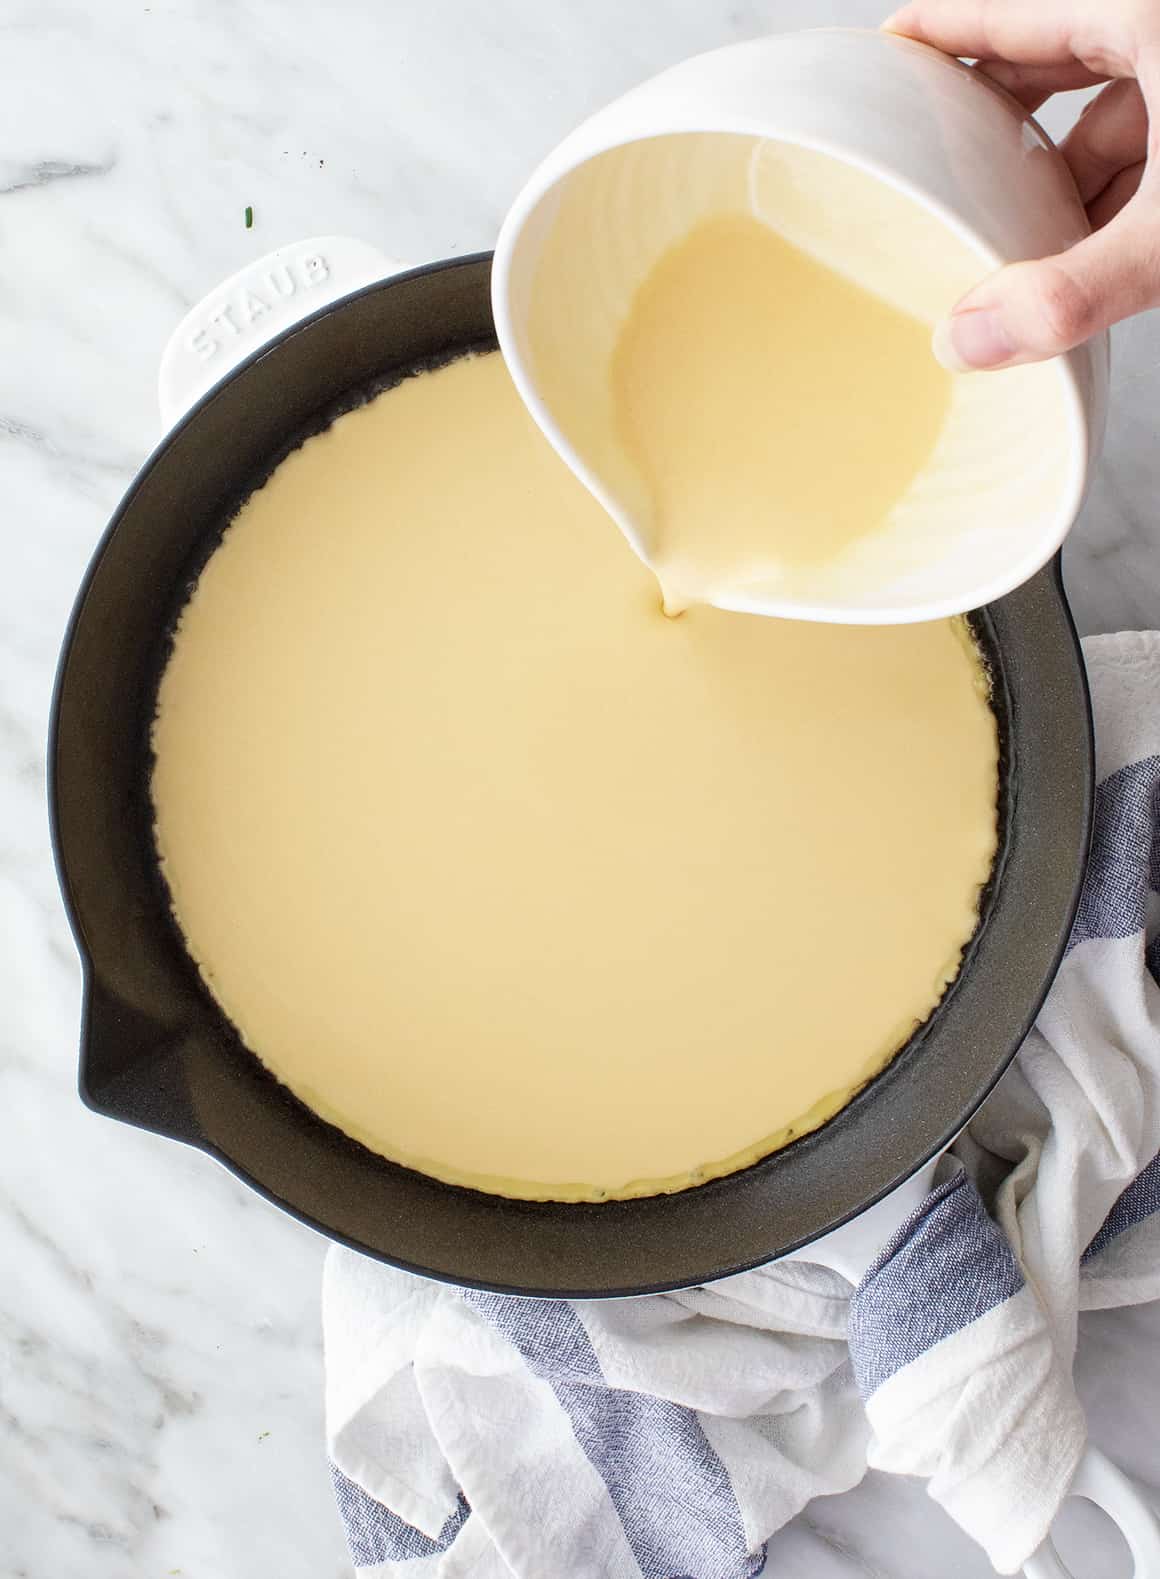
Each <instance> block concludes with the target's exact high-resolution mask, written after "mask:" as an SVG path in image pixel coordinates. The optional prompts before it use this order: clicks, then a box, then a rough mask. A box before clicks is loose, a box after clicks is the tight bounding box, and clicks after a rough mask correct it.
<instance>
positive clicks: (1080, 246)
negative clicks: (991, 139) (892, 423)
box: [932, 194, 1160, 373]
mask: <svg viewBox="0 0 1160 1579" xmlns="http://www.w3.org/2000/svg"><path fill="white" fill-rule="evenodd" d="M1150 197H1151V194H1150ZM1149 206H1151V203H1150V205H1149ZM1133 210H1135V212H1133ZM1158 304H1160V226H1158V225H1157V224H1156V222H1155V221H1154V220H1153V219H1152V217H1151V215H1150V214H1148V212H1147V211H1146V210H1145V209H1144V208H1143V207H1142V205H1140V202H1139V194H1138V195H1137V196H1136V197H1135V198H1133V199H1132V201H1131V202H1130V203H1129V204H1128V205H1127V207H1126V208H1124V209H1123V210H1122V211H1121V212H1120V213H1119V214H1117V216H1116V217H1115V219H1113V220H1112V221H1111V223H1110V224H1108V225H1105V226H1104V228H1103V229H1102V230H1098V231H1096V233H1095V234H1094V235H1092V236H1088V237H1086V238H1085V239H1084V240H1083V241H1080V242H1077V244H1076V245H1075V246H1074V247H1071V248H1069V249H1068V251H1067V252H1061V253H1059V254H1058V255H1057V256H1056V257H1053V258H1041V259H1040V260H1039V261H1038V262H1034V263H1012V264H1009V265H1008V266H1007V267H1006V268H1004V269H1000V270H998V272H997V273H995V274H992V275H991V276H990V278H989V279H986V280H984V281H983V282H982V284H980V285H976V286H975V288H974V289H973V290H971V291H968V292H967V294H966V295H965V296H964V297H963V298H962V300H961V301H960V302H958V303H957V304H956V305H955V307H954V309H953V310H952V312H951V314H950V316H949V317H947V318H944V319H943V321H942V323H940V324H939V325H938V327H937V328H936V329H935V332H934V339H933V342H932V344H933V348H934V354H935V356H936V357H937V358H938V360H939V361H940V362H941V363H942V364H943V366H944V367H946V368H949V369H950V370H951V372H953V373H963V372H968V371H970V370H971V369H974V368H998V367H1017V366H1019V364H1020V363H1023V362H1040V361H1043V360H1044V358H1046V357H1049V356H1058V355H1059V354H1060V353H1061V352H1063V351H1070V350H1071V348H1072V346H1076V345H1079V344H1080V343H1081V342H1082V341H1084V340H1086V339H1088V338H1089V337H1090V336H1091V335H1093V334H1098V333H1099V332H1100V330H1102V329H1106V328H1108V326H1109V325H1111V324H1113V323H1117V322H1119V320H1120V319H1121V318H1127V317H1128V316H1129V314H1131V313H1136V312H1142V311H1143V310H1144V309H1145V308H1147V307H1154V306H1156V305H1158Z"/></svg>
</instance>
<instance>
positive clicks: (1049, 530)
mask: <svg viewBox="0 0 1160 1579" xmlns="http://www.w3.org/2000/svg"><path fill="white" fill-rule="evenodd" d="M720 133H727V134H732V135H731V136H729V137H725V138H722V137H720V136H717V135H715V134H720ZM722 148H737V149H742V150H743V152H744V157H745V159H746V161H747V164H746V170H747V180H748V202H749V206H750V209H751V211H755V212H757V213H758V214H759V217H763V218H766V219H769V220H771V221H773V222H776V224H777V225H778V228H781V229H783V230H785V231H786V233H787V234H789V235H790V238H791V239H795V238H794V234H793V231H794V226H795V224H801V223H802V222H803V220H802V213H801V212H800V211H799V209H800V205H797V203H796V199H795V196H794V182H795V181H797V183H798V185H799V187H800V185H801V182H802V174H801V172H802V170H803V169H804V170H806V171H807V173H808V172H809V171H810V170H811V169H814V170H818V171H821V172H823V173H824V178H825V179H826V180H827V181H829V182H831V183H832V192H831V191H829V190H827V203H826V205H823V206H825V207H827V211H828V212H829V214H830V215H831V221H832V222H831V221H827V222H826V223H827V225H828V227H829V228H828V233H827V234H824V235H820V236H815V237H813V238H812V241H811V243H810V244H811V245H813V244H814V243H816V244H817V245H816V248H815V250H816V251H817V253H818V255H819V256H821V257H823V258H824V257H825V256H826V254H827V252H828V253H829V255H830V256H832V257H836V256H837V254H838V253H842V256H843V258H844V260H845V261H846V262H849V260H850V259H851V258H853V259H854V261H855V265H856V266H857V267H860V268H863V269H864V271H865V273H866V277H865V279H864V281H863V283H866V284H868V285H869V286H870V287H871V288H875V289H877V288H879V287H885V288H886V289H887V290H888V289H889V286H890V281H891V278H892V277H893V276H892V268H896V266H897V264H898V262H899V260H904V261H905V262H906V274H907V278H908V280H909V281H910V282H911V283H910V286H909V287H908V288H909V289H910V291H911V295H912V296H913V295H915V293H916V292H917V295H918V296H920V297H922V298H923V299H922V300H916V301H912V302H910V303H909V305H910V306H911V307H912V308H913V309H914V310H916V311H917V312H918V314H919V316H923V317H926V318H927V319H928V321H929V322H930V323H931V325H932V327H933V323H934V322H935V321H936V320H937V318H938V317H940V316H941V315H942V313H944V312H945V311H946V310H947V309H948V308H949V307H950V306H951V305H952V303H953V301H954V300H955V299H956V298H957V296H958V294H959V293H960V292H961V291H962V290H963V289H965V288H967V287H969V285H971V284H972V283H974V282H975V280H977V279H979V278H982V277H983V276H985V275H986V274H987V273H989V272H990V271H991V270H992V269H993V268H996V267H997V266H999V265H1000V264H1003V263H1008V262H1014V261H1016V260H1018V259H1023V258H1031V257H1038V256H1042V255H1046V254H1050V253H1053V252H1056V251H1059V250H1060V249H1062V248H1064V247H1066V246H1068V245H1070V244H1071V243H1073V242H1075V241H1077V240H1078V239H1080V238H1081V237H1082V236H1083V235H1085V234H1086V233H1087V229H1088V227H1087V220H1086V216H1085V214H1084V211H1083V207H1082V205H1081V203H1080V201H1079V198H1078V196H1077V193H1076V191H1075V187H1074V185H1073V183H1072V180H1071V177H1070V174H1069V173H1068V171H1067V169H1066V167H1065V165H1064V163H1063V161H1062V159H1061V157H1060V156H1059V153H1058V152H1057V150H1056V149H1055V147H1054V146H1053V144H1052V143H1051V142H1050V140H1049V139H1048V138H1047V136H1046V135H1045V134H1044V133H1043V131H1042V130H1041V129H1040V128H1039V126H1038V125H1037V124H1036V123H1035V121H1034V120H1032V119H1031V118H1030V117H1029V116H1027V115H1026V114H1025V113H1024V112H1023V111H1022V109H1021V108H1020V106H1018V105H1017V104H1016V103H1015V101H1014V100H1013V99H1011V98H1009V97H1008V96H1007V95H1006V94H1004V93H1002V92H1001V91H1000V90H998V89H997V88H995V87H993V86H992V85H990V84H988V83H987V82H985V81H984V80H983V79H981V78H980V77H979V76H978V75H977V74H975V73H974V72H972V71H970V70H969V69H968V68H967V67H965V66H963V65H962V64H961V63H960V62H958V61H954V60H951V59H949V58H948V57H947V56H944V55H942V54H940V53H939V52H938V51H936V50H933V49H930V48H928V47H927V46H925V45H921V44H916V43H914V42H912V41H910V40H906V39H901V38H898V37H895V36H893V35H890V34H885V33H879V32H860V31H851V30H846V29H826V30H819V31H814V32H804V33H790V34H782V35H777V36H773V37H768V38H763V39H758V40H755V41H753V42H750V43H745V44H738V45H734V46H731V47H729V48H726V49H722V50H717V51H715V52H713V53H711V54H708V55H702V56H699V57H697V58H695V59H693V60H688V61H685V62H684V63H683V64H681V65H678V66H675V67H673V68H672V69H671V70H669V71H666V72H664V73H663V74H662V75H660V76H658V77H655V78H653V79H652V80H650V81H648V82H645V83H643V84H642V85H641V86H640V87H638V88H635V89H634V90H633V91H632V92H630V93H628V94H626V95H625V96H624V97H623V98H621V99H619V100H617V101H616V102H615V103H613V104H611V105H609V106H608V107H607V108H606V109H604V110H601V111H600V112H599V113H598V114H596V115H594V116H593V117H592V118H591V119H590V120H588V121H587V122H585V123H584V124H583V125H582V126H580V127H579V128H578V129H577V130H576V131H574V132H573V133H572V134H571V135H570V136H569V137H568V138H566V139H565V141H564V142H563V143H561V144H560V146H559V147H558V148H556V150H555V151H554V152H553V153H552V154H550V155H549V157H548V158H547V159H546V160H545V161H544V163H543V164H542V165H540V167H539V169H538V170H536V172H535V173H534V175H533V176H532V177H531V179H530V180H529V182H528V183H527V185H526V187H525V188H524V190H523V191H522V192H521V193H520V195H519V197H518V199H517V201H516V202H515V204H514V206H513V207H512V209H511V211H510V213H509V214H508V217H507V219H506V221H505V223H504V226H503V229H502V231H501V234H500V237H499V242H498V245H497V248H496V255H495V266H494V273H493V284H492V294H493V307H494V313H495V321H496V328H497V332H498V335H499V341H500V346H501V348H502V350H503V353H504V356H505V358H506V359H507V363H508V366H509V368H510V369H511V372H512V375H513V377H514V378H515V381H516V384H517V386H518V388H519V390H520V393H521V395H522V396H523V398H524V400H525V402H526V403H527V405H528V407H529V409H530V410H531V412H532V414H533V415H534V417H535V419H536V421H537V422H538V423H539V425H540V426H541V428H542V429H543V431H544V432H545V434H546V435H547V437H548V438H549V439H550V441H551V442H552V444H553V445H554V446H555V447H556V449H557V450H558V451H559V453H560V454H561V455H562V456H563V458H564V459H565V460H566V461H567V463H568V464H569V466H571V467H572V469H573V470H574V471H575V472H576V473H577V474H578V475H579V476H580V478H581V479H582V480H583V481H584V482H585V484H586V485H587V486H588V487H589V488H590V489H591V490H592V491H593V492H594V493H596V494H597V496H598V497H599V498H600V499H601V501H602V503H603V504H604V505H605V506H606V508H607V509H608V510H609V512H610V514H611V515H612V516H613V518H614V519H615V520H616V522H617V524H618V525H619V526H620V527H621V529H622V530H623V531H624V532H625V535H626V536H627V537H628V538H629V541H630V542H631V543H632V545H633V547H634V548H635V549H636V551H637V552H638V553H639V554H640V555H641V557H642V558H647V553H646V551H645V545H644V543H643V541H642V539H641V536H640V534H639V533H638V531H637V527H636V523H637V522H638V521H639V519H640V514H639V512H640V509H641V506H642V501H641V496H640V487H641V484H640V480H639V478H634V476H633V475H631V463H629V462H628V461H627V458H626V457H624V454H623V451H620V454H619V458H618V457H617V454H616V450H617V443H616V440H615V437H614V435H613V433H612V416H611V401H610V397H609V395H608V393H607V386H608V380H607V367H608V360H609V357H610V356H611V352H612V348H613V346H614V344H615V338H616V334H617V332H618V329H619V326H620V324H622V323H623V321H624V317H625V314H626V312H627V309H628V304H629V302H630V300H631V297H632V294H633V292H634V291H635V289H636V288H637V286H638V285H639V284H640V283H641V281H642V280H643V279H644V277H645V276H646V275H647V273H648V271H649V269H650V268H651V266H652V264H653V263H654V262H655V261H656V260H657V258H658V257H659V256H660V254H661V253H662V252H663V251H664V250H665V248H666V247H667V246H669V245H671V244H672V242H673V241H674V240H676V239H679V237H680V236H681V235H682V234H684V233H685V232H687V230H688V229H689V228H691V226H692V225H693V224H695V223H696V222H697V220H698V219H699V218H700V217H703V216H704V215H706V214H707V213H708V212H710V211H712V209H713V208H714V205H719V203H720V188H721V181H722V179H723V175H722V170H723V167H722V165H721V163H720V160H721V158H722V157H723V156H722V154H721V149H722ZM714 149H716V152H715V151H714ZM791 155H792V160H796V161H797V165H796V166H795V170H792V171H791V172H790V176H789V177H788V178H787V177H786V176H785V174H784V172H782V173H781V174H779V173H778V168H775V167H776V166H777V165H778V161H779V160H780V161H781V163H782V164H783V165H785V167H786V169H788V168H789V164H787V163H786V161H787V160H790V158H791ZM763 161H765V164H763ZM811 161H813V163H812V165H811V163H810V162H811ZM791 162H792V161H791ZM767 167H768V168H767ZM766 168H767V173H770V172H771V173H772V179H771V181H770V182H768V183H766V182H765V179H764V176H763V174H762V171H763V169H766ZM795 171H796V173H795ZM726 175H727V176H728V179H730V180H732V179H733V177H732V176H731V175H728V172H727V171H726ZM867 177H870V178H872V179H871V180H870V181H867V179H866V178H867ZM850 182H857V183H858V185H859V188H860V191H861V192H862V193H865V192H866V191H868V190H869V189H871V188H872V189H873V193H874V197H873V203H874V204H875V205H877V206H876V209H875V216H876V218H875V223H874V225H873V226H869V225H867V224H866V223H863V225H862V232H861V234H860V235H858V236H853V237H852V236H851V235H849V234H848V233H845V232H843V228H842V218H841V212H842V208H843V203H842V201H841V199H842V194H843V191H844V190H848V186H847V187H846V188H844V187H843V183H847V184H848V183H850ZM831 198H832V201H830V199H831ZM859 201H860V203H862V202H863V201H864V200H863V199H862V198H860V199H859ZM763 205H764V208H765V211H764V212H763ZM813 207H814V209H815V211H816V209H817V207H818V205H817V203H814V205H813ZM814 222H815V221H810V223H814ZM948 232H949V233H950V234H951V236H952V237H953V238H957V239H956V240H955V241H954V242H953V243H952V245H951V246H950V249H949V253H948ZM936 237H937V238H938V241H939V245H940V246H941V248H942V252H941V253H939V254H938V260H937V262H936V261H934V260H935V256H936V251H937V248H933V245H932V244H933V241H934V238H936ZM850 243H853V244H852V245H851V244H850ZM843 249H844V250H843ZM924 249H926V250H925V251H924ZM928 253H929V256H930V258H931V260H932V262H931V265H930V267H929V268H928V267H927V265H926V256H927V254H928ZM948 257H953V258H955V259H957V260H958V261H957V262H955V263H954V264H953V265H952V264H951V263H950V262H948ZM916 281H917V282H918V284H917V285H915V283H914V282H916ZM549 364H550V365H551V366H552V367H553V368H554V369H555V372H554V374H553V377H554V378H555V385H554V387H548V381H547V380H546V379H545V377H544V376H543V373H544V369H545V367H546V366H548V365H549ZM1107 364H1108V347H1107V337H1106V336H1102V335H1101V336H1099V337H1097V338H1096V339H1094V340H1092V341H1090V342H1089V343H1088V344H1086V345H1083V346H1080V347H1079V348H1078V349H1076V350H1074V351H1072V352H1070V353H1069V354H1068V355H1067V356H1064V357H1059V358H1056V359H1055V360H1054V361H1052V362H1050V363H1048V364H1045V365H1040V366H1037V367H1030V368H1017V369H1011V370H1008V371H1004V372H1001V373H987V374H968V375H963V376H961V377H959V378H958V379H956V381H955V386H954V394H953V396H952V401H953V402H959V404H960V405H961V411H960V410H959V408H958V407H957V406H955V405H953V404H952V413H954V412H957V413H958V415H957V416H956V422H957V427H956V426H955V424H953V423H951V422H950V421H949V420H948V424H947V427H948V429H952V430H953V432H952V437H951V440H950V441H949V448H948V452H947V454H946V455H944V456H942V457H941V459H940V461H939V465H938V466H935V467H932V468H930V472H931V475H930V476H927V475H926V473H924V474H923V476H922V486H921V487H916V488H915V489H914V490H912V491H913V495H914V497H913V498H912V499H911V500H910V504H909V510H908V512H907V511H903V512H902V517H901V519H900V525H899V529H898V530H897V531H895V530H893V529H891V530H890V531H887V532H884V533H882V534H874V537H873V541H872V542H871V543H870V546H869V547H868V548H865V549H861V548H860V549H859V551H858V553H857V554H856V555H855V556H854V557H853V558H851V559H850V561H849V563H846V564H840V565H836V566H833V567H831V569H830V572H829V573H827V574H825V575H820V576H819V577H818V578H816V579H815V581H814V582H812V583H809V584H806V585H802V584H797V585H795V586H792V587H787V588H783V589H782V590H781V591H774V592H770V590H769V589H768V588H766V589H763V590H762V591H760V592H759V593H758V594H756V595H751V596H745V595H726V596H724V597H720V598H718V597H714V598H713V600H712V601H714V602H718V603H720V604H721V605H722V606H725V607H731V608H738V609H744V610H747V611H750V612H760V613H773V614H785V615H793V616H796V617H799V618H809V619H818V620H831V621H847V622H857V623H887V622H891V623H901V622H907V621H912V620H920V619H931V618H936V617H940V616H943V615H947V614H953V613H960V612H963V611H965V610H967V609H971V608H975V607H978V606H980V605H982V604H984V603H987V602H990V601H992V600H993V599H995V598H997V597H1000V596H1001V595H1002V594H1004V593H1005V592H1008V591H1010V590H1011V589H1012V588H1013V587H1015V586H1017V585H1019V584H1020V583H1021V582H1023V581H1025V580H1026V579H1027V578H1028V577H1029V576H1031V575H1032V574H1033V573H1034V572H1035V571H1036V570H1038V569H1039V568H1040V567H1041V566H1042V565H1044V564H1045V563H1046V562H1047V560H1048V559H1050V558H1051V556H1052V555H1053V554H1054V553H1055V551H1056V550H1057V549H1058V548H1059V546H1060V544H1061V542H1062V541H1063V538H1064V536H1065V535H1066V533H1067V531H1068V529H1069V528H1070V526H1071V525H1072V523H1073V521H1074V520H1075V517H1076V515H1077V514H1078V512H1079V509H1080V506H1081V504H1082V501H1083V497H1084V492H1085V489H1086V486H1087V482H1088V479H1089V477H1090V474H1091V470H1092V466H1093V464H1094V462H1095V460H1096V457H1097V455H1098V451H1099V448H1100V443H1101V439H1102V434H1103V426H1104V420H1105V412H1106V405H1107ZM771 376H774V375H772V374H771ZM941 442H942V441H941V440H940V443H941ZM597 457H599V458H597ZM836 460H837V461H838V462H840V454H838V453H837V451H836ZM932 522H933V523H934V524H935V528H936V529H934V530H932Z"/></svg>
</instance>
